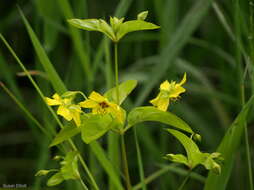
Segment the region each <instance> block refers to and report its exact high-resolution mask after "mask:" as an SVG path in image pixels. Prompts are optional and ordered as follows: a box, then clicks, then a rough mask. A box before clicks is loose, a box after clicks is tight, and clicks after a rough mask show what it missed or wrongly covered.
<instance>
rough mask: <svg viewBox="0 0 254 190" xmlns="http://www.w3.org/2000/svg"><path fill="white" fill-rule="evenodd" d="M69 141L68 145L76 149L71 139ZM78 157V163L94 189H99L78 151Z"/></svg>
mask: <svg viewBox="0 0 254 190" xmlns="http://www.w3.org/2000/svg"><path fill="white" fill-rule="evenodd" d="M69 143H70V145H71V146H72V148H73V149H74V150H75V151H78V149H77V147H76V145H75V144H74V143H73V141H72V140H71V139H70V140H69ZM78 158H79V160H80V163H81V165H82V166H83V168H84V170H85V171H86V173H87V175H88V177H89V178H90V180H91V183H92V185H93V186H94V189H96V190H99V187H98V186H97V184H96V182H95V180H94V178H93V176H92V174H91V172H90V170H89V169H88V167H87V165H86V163H85V161H84V159H83V157H82V156H81V155H80V153H79V154H78Z"/></svg>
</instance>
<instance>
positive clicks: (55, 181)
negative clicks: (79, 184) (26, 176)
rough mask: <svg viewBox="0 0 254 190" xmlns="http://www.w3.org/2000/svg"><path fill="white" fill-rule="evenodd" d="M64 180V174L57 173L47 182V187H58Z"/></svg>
mask: <svg viewBox="0 0 254 190" xmlns="http://www.w3.org/2000/svg"><path fill="white" fill-rule="evenodd" d="M63 180H64V178H63V176H62V174H61V173H60V172H57V173H56V174H54V175H53V176H52V177H51V178H49V180H48V182H47V186H55V185H58V184H60V183H62V182H63Z"/></svg>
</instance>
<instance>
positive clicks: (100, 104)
mask: <svg viewBox="0 0 254 190" xmlns="http://www.w3.org/2000/svg"><path fill="white" fill-rule="evenodd" d="M79 105H80V106H81V107H83V108H90V109H92V113H93V114H106V113H110V114H112V116H113V117H115V118H116V119H118V121H120V122H121V123H123V122H124V113H123V111H122V110H121V108H120V106H118V105H117V104H115V103H112V102H110V101H109V100H108V99H107V98H105V97H104V96H102V95H100V94H99V93H97V92H95V91H93V92H92V93H91V94H90V95H89V97H88V99H87V100H85V101H83V102H80V103H79Z"/></svg>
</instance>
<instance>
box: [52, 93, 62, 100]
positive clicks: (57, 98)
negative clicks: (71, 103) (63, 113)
mask: <svg viewBox="0 0 254 190" xmlns="http://www.w3.org/2000/svg"><path fill="white" fill-rule="evenodd" d="M52 97H53V99H55V100H58V101H61V97H60V96H59V95H58V94H57V93H55V94H54V95H53V96H52Z"/></svg>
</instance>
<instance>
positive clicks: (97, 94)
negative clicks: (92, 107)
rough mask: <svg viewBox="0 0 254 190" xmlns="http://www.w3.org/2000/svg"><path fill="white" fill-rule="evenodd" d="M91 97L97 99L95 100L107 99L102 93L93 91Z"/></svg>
mask: <svg viewBox="0 0 254 190" xmlns="http://www.w3.org/2000/svg"><path fill="white" fill-rule="evenodd" d="M88 98H89V99H91V100H93V101H95V102H103V101H106V98H105V97H103V96H102V95H100V94H99V93H97V92H95V91H93V92H92V93H91V94H90V95H89V97H88Z"/></svg>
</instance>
